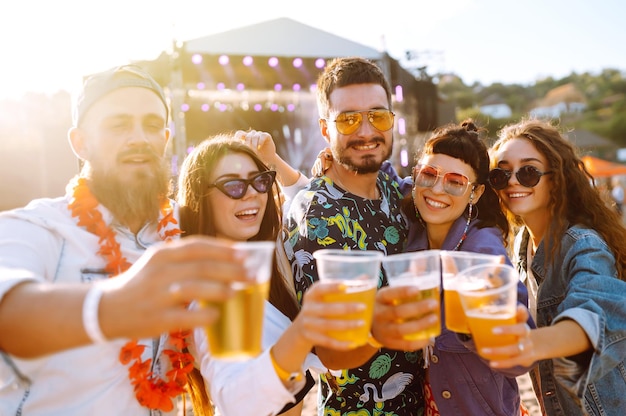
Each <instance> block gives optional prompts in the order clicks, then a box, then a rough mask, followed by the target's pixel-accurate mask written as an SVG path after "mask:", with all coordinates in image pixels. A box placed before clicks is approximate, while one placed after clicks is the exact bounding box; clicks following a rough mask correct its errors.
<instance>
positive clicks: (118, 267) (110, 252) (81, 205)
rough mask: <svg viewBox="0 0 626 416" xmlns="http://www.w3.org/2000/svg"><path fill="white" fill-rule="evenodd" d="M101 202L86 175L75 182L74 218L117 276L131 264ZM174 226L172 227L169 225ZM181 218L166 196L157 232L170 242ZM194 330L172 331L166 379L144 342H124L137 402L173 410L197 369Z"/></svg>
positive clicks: (123, 352)
mask: <svg viewBox="0 0 626 416" xmlns="http://www.w3.org/2000/svg"><path fill="white" fill-rule="evenodd" d="M98 205H100V203H99V202H98V200H97V199H96V198H95V197H94V196H93V194H92V193H91V191H90V190H89V186H88V185H87V180H86V179H85V178H78V179H77V180H76V181H75V184H74V185H73V198H72V201H71V202H70V204H69V209H70V210H71V211H72V217H78V225H79V226H80V227H85V229H86V230H87V231H89V232H90V233H92V234H95V235H97V236H98V237H99V238H100V240H99V244H100V249H99V250H98V254H99V255H100V256H102V257H103V258H104V260H105V261H106V263H107V264H106V267H105V270H106V272H107V273H109V275H110V276H116V275H118V274H120V273H122V272H124V271H125V270H127V269H128V268H129V267H130V266H131V264H130V263H129V262H128V260H126V258H125V257H124V256H123V255H122V252H121V250H120V244H119V243H118V242H117V240H116V239H115V231H113V230H112V229H111V227H109V226H108V225H107V224H106V223H105V222H104V219H103V218H102V214H101V213H100V211H99V210H98V209H97V208H98ZM170 224H172V225H173V226H174V227H171V228H170V229H166V228H168V226H169V225H170ZM177 225H178V221H176V218H174V210H173V209H172V206H171V205H170V201H169V199H167V198H165V201H164V202H163V205H162V206H161V216H160V219H159V224H158V226H157V231H158V233H159V236H160V237H161V239H162V240H164V241H169V240H170V239H172V238H173V237H175V236H177V235H179V234H180V233H181V231H180V228H178V226H177ZM190 332H191V331H176V332H172V333H170V334H169V335H170V342H171V344H172V345H173V347H174V348H173V349H165V350H163V354H165V355H166V356H167V357H168V358H169V360H170V363H171V367H172V369H171V370H169V371H168V372H167V373H166V380H164V379H162V378H160V377H159V376H158V375H156V374H154V373H153V372H152V371H151V370H150V368H151V366H152V359H151V358H149V359H147V360H145V361H143V360H142V359H141V355H142V353H143V351H144V349H145V345H140V344H138V343H137V340H132V341H130V342H128V343H127V344H126V345H124V346H123V347H122V349H121V351H120V356H119V360H120V362H121V363H122V364H124V365H128V364H129V363H131V361H132V362H133V363H132V365H131V366H130V367H129V369H128V378H129V379H130V382H131V384H132V385H133V387H134V390H135V397H137V401H139V403H140V404H141V405H142V406H144V407H147V408H149V409H158V410H162V411H165V412H169V411H171V410H173V408H174V405H173V402H172V399H173V398H175V397H176V396H178V395H180V394H182V393H184V392H185V386H186V385H187V374H189V373H190V372H191V371H192V370H193V361H194V360H193V356H192V355H191V354H189V353H185V352H183V351H184V350H185V349H186V347H187V341H186V338H187V336H189V335H190Z"/></svg>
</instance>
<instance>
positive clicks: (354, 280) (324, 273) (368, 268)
mask: <svg viewBox="0 0 626 416" xmlns="http://www.w3.org/2000/svg"><path fill="white" fill-rule="evenodd" d="M313 257H314V258H315V263H316V267H317V273H318V276H319V279H320V281H322V282H333V283H341V290H340V291H339V292H337V293H330V294H327V295H326V296H325V297H324V299H323V301H324V302H327V303H333V302H341V303H351V302H355V303H362V304H364V305H365V310H363V311H360V312H355V313H353V314H348V315H344V316H342V317H341V318H342V319H355V320H356V319H361V320H363V321H364V322H365V325H364V326H363V327H360V328H356V329H352V330H347V331H328V334H329V336H331V337H333V338H335V339H337V340H341V341H352V342H353V344H354V346H355V347H356V346H361V345H365V344H367V340H368V338H369V333H370V329H371V326H372V318H373V314H374V300H375V298H376V290H377V289H378V281H379V273H380V262H381V260H382V258H383V257H384V255H383V253H381V252H379V251H373V250H340V249H322V250H317V251H316V252H314V253H313Z"/></svg>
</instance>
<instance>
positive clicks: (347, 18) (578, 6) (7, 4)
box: [0, 0, 626, 99]
mask: <svg viewBox="0 0 626 416" xmlns="http://www.w3.org/2000/svg"><path fill="white" fill-rule="evenodd" d="M624 16H626V2H625V1H623V0H593V1H592V0H524V1H519V0H518V1H513V0H510V1H509V0H361V1H343V0H299V1H294V0H265V1H263V2H255V1H252V0H244V1H237V0H220V1H215V0H174V1H173V0H106V1H104V0H54V1H50V0H13V1H3V2H2V3H1V4H0V39H1V41H0V53H2V59H1V61H0V99H3V98H14V99H19V98H21V97H22V96H23V95H24V94H25V93H27V92H41V93H47V94H53V93H55V92H57V91H59V90H66V91H69V92H71V93H73V94H75V92H76V91H77V89H78V87H79V86H80V83H81V81H82V77H83V76H84V75H87V74H89V73H93V72H97V71H100V70H104V69H107V68H109V67H112V66H116V65H121V64H125V63H128V62H131V61H134V60H151V59H155V58H156V57H157V56H159V55H160V53H161V52H162V51H167V50H171V47H172V45H173V44H174V42H176V41H178V42H181V41H186V40H190V39H195V38H200V37H203V36H208V35H212V34H215V33H220V32H224V31H228V30H231V29H236V28H240V27H244V26H248V25H252V24H256V23H260V22H264V21H267V20H272V19H276V18H279V17H289V18H291V19H294V20H297V21H299V22H301V23H304V24H307V25H309V26H313V27H315V28H317V29H320V30H323V31H326V32H330V33H332V34H335V35H337V36H340V37H343V38H346V39H349V40H352V41H355V42H358V43H361V44H363V45H367V46H370V47H373V48H375V49H379V50H386V51H387V52H388V53H389V54H390V55H391V56H392V57H393V58H395V59H398V60H400V61H401V62H402V63H403V64H404V65H405V66H406V67H411V66H414V67H418V66H424V65H426V66H427V72H428V73H429V74H431V75H432V74H436V73H439V72H452V73H455V74H457V75H459V76H460V77H461V78H462V79H463V81H464V82H465V84H468V85H469V84H473V83H474V82H480V83H482V84H483V85H489V84H491V83H494V82H502V83H505V84H512V83H518V84H523V85H530V84H532V83H534V82H535V81H536V80H538V79H541V78H545V77H546V76H552V77H554V78H557V79H558V78H562V77H565V76H567V75H569V74H571V73H572V72H577V73H583V72H591V73H594V74H597V73H599V72H600V71H601V70H602V69H607V68H612V69H618V70H622V71H626V49H624V48H625V46H624V45H626V24H624V23H623V19H624ZM250 41H251V42H253V41H254V40H253V39H251V40H250ZM406 51H412V52H413V53H414V54H416V55H417V59H416V60H414V61H412V62H410V63H406V62H405V61H404V57H405V55H406Z"/></svg>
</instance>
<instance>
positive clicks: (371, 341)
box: [367, 332, 384, 349]
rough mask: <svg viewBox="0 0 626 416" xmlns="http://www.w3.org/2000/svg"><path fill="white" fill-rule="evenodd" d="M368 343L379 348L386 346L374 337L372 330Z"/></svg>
mask: <svg viewBox="0 0 626 416" xmlns="http://www.w3.org/2000/svg"><path fill="white" fill-rule="evenodd" d="M367 343H368V344H370V345H371V346H372V347H374V348H378V349H381V348H382V347H384V345H383V344H381V343H380V342H378V341H377V340H376V338H374V335H372V333H371V332H370V336H369V337H368V338H367Z"/></svg>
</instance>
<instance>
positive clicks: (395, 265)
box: [382, 250, 441, 341]
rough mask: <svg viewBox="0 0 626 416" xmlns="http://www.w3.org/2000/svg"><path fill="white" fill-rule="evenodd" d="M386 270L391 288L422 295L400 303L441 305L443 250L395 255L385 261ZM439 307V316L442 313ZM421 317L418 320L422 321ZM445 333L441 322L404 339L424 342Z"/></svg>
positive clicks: (399, 302)
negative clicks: (412, 289)
mask: <svg viewBox="0 0 626 416" xmlns="http://www.w3.org/2000/svg"><path fill="white" fill-rule="evenodd" d="M382 266H383V270H384V272H385V274H386V276H387V280H388V281H389V286H414V287H417V288H418V289H419V293H418V294H417V295H415V297H412V298H405V299H401V300H400V299H399V300H398V301H397V302H398V303H397V304H402V303H408V302H418V301H422V300H427V299H433V300H435V301H436V302H437V305H440V304H441V303H440V287H441V268H440V259H439V250H426V251H415V252H410V253H402V254H393V255H391V256H387V257H385V258H384V259H383V264H382ZM439 310H440V309H439V308H438V309H437V313H439ZM419 318H421V317H416V319H419ZM439 334H441V324H440V323H439V322H437V323H435V324H433V325H432V326H430V327H428V328H425V329H424V330H422V331H419V332H416V333H414V334H408V335H405V336H404V339H407V340H411V341H413V340H423V339H430V338H434V337H436V336H438V335H439Z"/></svg>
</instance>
